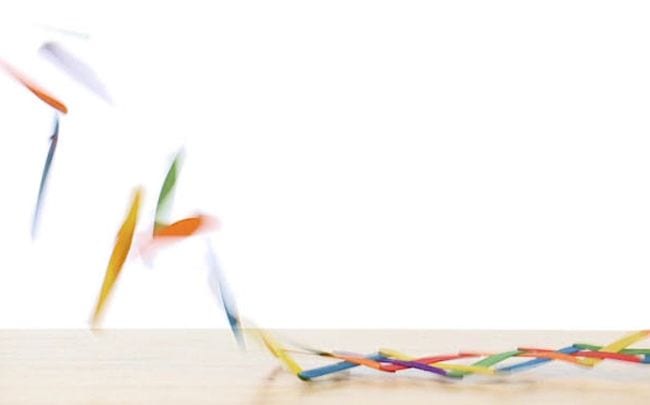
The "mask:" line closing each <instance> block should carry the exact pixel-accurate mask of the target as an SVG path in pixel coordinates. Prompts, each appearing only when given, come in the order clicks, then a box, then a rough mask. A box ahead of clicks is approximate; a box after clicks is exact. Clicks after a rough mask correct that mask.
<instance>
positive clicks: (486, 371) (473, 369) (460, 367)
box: [379, 349, 496, 375]
mask: <svg viewBox="0 0 650 405" xmlns="http://www.w3.org/2000/svg"><path fill="white" fill-rule="evenodd" d="M379 354H381V355H382V356H387V357H394V358H396V359H397V360H402V361H413V360H416V358H415V357H412V356H408V355H406V354H404V353H401V352H398V351H397V350H392V349H379ZM430 365H431V366H433V367H439V368H441V369H443V370H452V371H463V372H469V373H476V374H483V375H495V374H496V373H495V371H494V370H493V369H491V368H488V367H481V366H472V365H466V364H449V363H431V364H430Z"/></svg>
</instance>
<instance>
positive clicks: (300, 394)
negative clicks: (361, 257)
mask: <svg viewBox="0 0 650 405" xmlns="http://www.w3.org/2000/svg"><path fill="white" fill-rule="evenodd" d="M276 333H278V334H279V336H280V337H282V336H285V337H290V338H293V339H296V340H299V341H301V342H304V343H307V344H310V345H314V346H317V347H318V346H320V347H323V348H325V349H345V350H351V351H359V352H364V353H367V352H372V351H374V350H376V349H377V348H379V347H390V348H395V349H400V350H401V351H404V352H406V353H409V354H413V355H428V354H440V353H448V352H457V351H459V350H472V351H478V350H481V351H483V350H485V351H504V350H510V349H513V348H515V347H517V346H536V347H548V348H557V347H560V346H563V345H567V344H570V343H574V342H578V341H580V342H589V343H595V344H604V343H608V342H610V341H612V340H614V339H616V338H618V337H620V336H621V335H622V334H623V332H588V331H581V332H569V331H562V332H560V331H554V332H550V331H543V332H534V331H404V330H376V331H371V330H345V331H336V330H323V331H316V330H313V331H302V330H294V331H277V332H276ZM298 360H299V361H301V362H303V365H305V366H308V365H310V364H312V365H313V364H317V363H318V364H320V363H322V362H321V360H319V359H313V358H309V357H308V358H303V357H299V358H298ZM335 401H339V402H340V403H360V402H361V401H364V402H368V403H371V402H372V403H397V401H408V402H409V403H431V402H434V401H435V402H437V403H444V404H470V403H477V404H523V403H525V404H557V403H571V404H612V403H616V404H617V405H618V404H648V403H650V365H648V366H646V365H627V364H625V365H624V364H621V363H617V362H612V361H605V362H603V364H601V365H599V366H598V367H596V368H594V369H584V368H579V367H576V366H572V365H570V364H559V363H557V362H555V363H552V364H551V365H546V366H542V367H540V368H538V369H535V370H531V371H528V372H524V373H521V374H517V375H514V376H511V377H479V376H475V377H470V378H466V379H465V380H463V381H458V382H451V381H448V380H444V379H442V378H439V377H435V376H432V375H427V374H424V373H419V372H417V371H413V372H410V371H409V372H405V373H399V374H383V373H379V372H376V371H374V370H367V369H366V370H364V369H361V368H357V369H354V370H353V371H351V372H350V373H347V374H341V375H338V376H336V377H332V378H324V379H322V380H315V381H312V382H302V381H300V380H298V379H297V378H296V377H294V376H292V375H290V374H288V373H286V372H284V371H283V370H282V369H280V368H279V366H278V363H277V361H276V360H275V359H274V358H273V357H271V356H270V355H269V354H268V353H267V352H266V351H265V350H264V349H263V348H262V347H261V346H259V345H256V344H249V348H248V351H247V352H241V351H240V350H239V349H238V347H237V344H236V342H235V341H234V339H233V337H232V335H231V334H230V332H229V331H226V330H109V331H101V332H96V333H93V332H90V331H85V330H3V331H0V403H2V404H52V403H55V404H215V403H232V404H276V403H277V404H298V403H300V404H304V403H305V404H330V403H333V402H335Z"/></svg>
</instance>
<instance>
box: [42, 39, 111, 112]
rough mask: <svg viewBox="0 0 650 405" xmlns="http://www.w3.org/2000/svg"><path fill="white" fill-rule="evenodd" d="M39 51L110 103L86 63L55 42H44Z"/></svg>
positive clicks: (102, 86)
mask: <svg viewBox="0 0 650 405" xmlns="http://www.w3.org/2000/svg"><path fill="white" fill-rule="evenodd" d="M39 51H40V53H41V54H42V55H44V56H45V57H46V58H47V59H48V60H50V61H51V62H52V63H54V64H55V65H56V66H58V67H59V68H60V69H61V70H63V71H64V72H65V73H67V74H68V75H69V76H70V77H72V78H73V79H74V80H76V81H77V82H78V83H81V84H82V85H84V86H85V87H86V88H87V89H89V90H91V91H92V92H93V93H95V94H96V95H97V96H99V97H100V98H102V99H103V100H104V101H106V102H107V103H108V104H112V103H113V101H112V100H111V96H110V95H109V94H108V92H107V91H106V88H105V87H104V84H103V83H102V82H101V80H99V78H98V77H97V74H96V73H95V72H94V71H93V69H91V68H90V66H88V65H87V64H86V63H84V62H82V61H81V60H80V59H79V58H78V57H76V56H74V55H73V54H72V53H70V52H69V51H68V50H66V49H64V48H63V46H61V45H60V44H57V43H55V42H46V43H44V44H43V45H42V46H41V48H40V49H39Z"/></svg>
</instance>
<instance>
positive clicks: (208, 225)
mask: <svg viewBox="0 0 650 405" xmlns="http://www.w3.org/2000/svg"><path fill="white" fill-rule="evenodd" d="M217 224H218V222H217V220H216V218H213V217H211V216H208V215H197V216H193V217H189V218H185V219H181V220H179V221H176V222H174V223H173V224H170V225H167V226H161V227H159V228H158V229H156V230H155V231H154V239H158V238H186V237H189V236H192V235H196V234H197V233H198V232H199V231H204V230H211V229H214V228H216V226H217Z"/></svg>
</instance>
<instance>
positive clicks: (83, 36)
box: [36, 24, 90, 39]
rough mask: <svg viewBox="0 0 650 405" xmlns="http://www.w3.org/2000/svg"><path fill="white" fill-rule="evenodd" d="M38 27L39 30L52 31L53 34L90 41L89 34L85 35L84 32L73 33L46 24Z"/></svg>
mask: <svg viewBox="0 0 650 405" xmlns="http://www.w3.org/2000/svg"><path fill="white" fill-rule="evenodd" d="M36 25H37V26H38V27H40V28H41V29H44V30H46V31H53V32H58V33H61V34H64V35H69V36H72V37H77V38H81V39H90V34H87V33H85V32H79V31H73V30H68V29H64V28H57V27H52V26H51V25H47V24H36Z"/></svg>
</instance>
